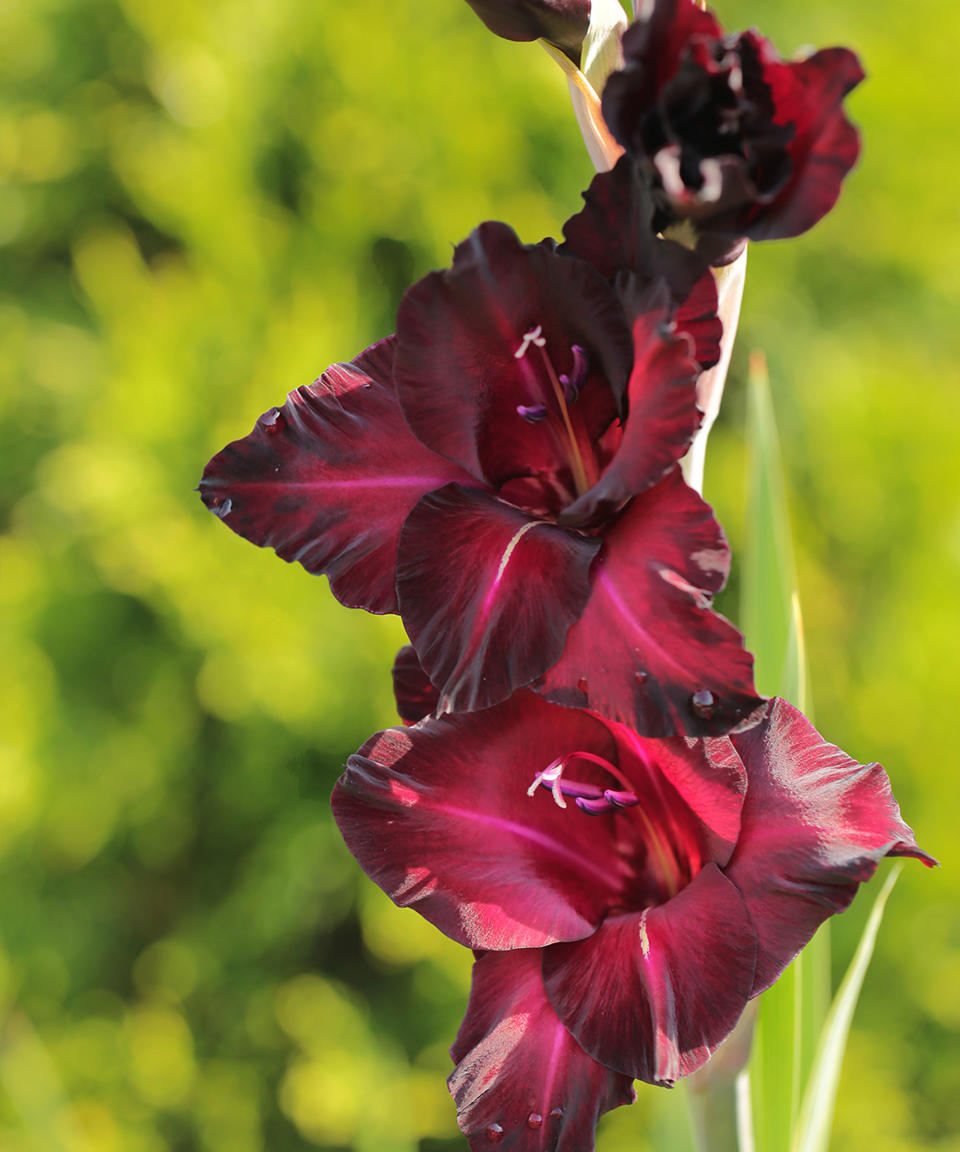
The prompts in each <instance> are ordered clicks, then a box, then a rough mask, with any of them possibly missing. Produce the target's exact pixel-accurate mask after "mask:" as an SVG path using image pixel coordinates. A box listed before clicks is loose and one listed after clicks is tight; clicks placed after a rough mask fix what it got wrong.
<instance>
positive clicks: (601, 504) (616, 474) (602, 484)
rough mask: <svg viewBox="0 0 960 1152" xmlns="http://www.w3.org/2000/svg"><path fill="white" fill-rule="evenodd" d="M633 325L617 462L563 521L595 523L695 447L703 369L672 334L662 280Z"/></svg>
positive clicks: (684, 343) (685, 343)
mask: <svg viewBox="0 0 960 1152" xmlns="http://www.w3.org/2000/svg"><path fill="white" fill-rule="evenodd" d="M644 297H645V299H644V302H643V303H642V304H641V305H640V306H639V307H638V309H637V318H636V320H634V323H633V371H632V373H631V374H630V384H629V392H628V395H629V404H630V408H629V413H628V415H627V420H626V425H625V427H624V430H623V437H622V439H621V441H620V445H619V447H618V448H617V451H616V454H615V456H614V457H613V460H612V461H611V462H610V463H609V464H608V465H607V467H606V469H605V470H604V472H603V475H602V476H601V477H600V480H599V481H598V482H597V483H596V484H594V486H593V487H592V488H590V489H589V490H588V491H587V492H585V493H584V495H583V496H581V497H580V498H579V499H578V500H575V501H574V503H573V504H571V505H570V507H569V508H567V509H566V510H565V511H564V512H563V513H562V515H561V516H560V523H562V524H572V525H578V524H589V523H595V522H596V521H597V520H598V519H599V518H600V517H603V516H609V515H611V514H612V513H613V512H615V511H616V510H617V509H618V508H619V507H620V506H621V505H622V504H624V503H625V502H626V501H627V500H629V499H630V497H631V496H633V495H635V494H636V493H637V492H643V491H644V490H645V489H647V488H649V487H650V486H651V485H653V484H655V483H656V482H657V481H658V480H659V479H660V478H661V477H662V476H663V474H664V473H665V472H666V471H667V469H668V468H670V466H671V465H673V464H675V463H676V462H677V461H678V460H679V459H680V457H681V456H683V454H684V453H685V452H686V451H687V449H688V448H689V447H690V441H691V440H692V439H693V434H694V433H695V432H696V430H697V428H698V427H699V425H700V411H699V409H698V408H697V377H698V375H699V367H698V365H697V364H696V363H695V361H694V360H692V359H691V345H690V343H689V341H688V340H687V338H686V337H678V336H671V335H670V332H669V327H668V314H669V307H670V301H669V295H668V293H667V290H666V287H665V285H664V284H663V283H662V282H660V283H659V284H658V285H657V286H656V287H654V288H652V289H648V290H647V291H646V293H644Z"/></svg>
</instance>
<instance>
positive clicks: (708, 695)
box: [690, 688, 717, 720]
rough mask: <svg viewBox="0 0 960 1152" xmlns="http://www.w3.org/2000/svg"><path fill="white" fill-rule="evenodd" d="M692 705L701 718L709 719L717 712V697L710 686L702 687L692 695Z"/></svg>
mask: <svg viewBox="0 0 960 1152" xmlns="http://www.w3.org/2000/svg"><path fill="white" fill-rule="evenodd" d="M690 707H691V708H692V709H693V711H694V713H695V714H696V715H697V716H699V717H700V719H701V720H709V719H710V718H711V717H712V716H714V715H715V714H716V711H717V698H716V696H714V694H713V693H712V692H711V691H710V690H709V689H708V688H701V689H700V691H699V692H694V694H693V695H692V696H691V697H690Z"/></svg>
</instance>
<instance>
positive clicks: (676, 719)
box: [537, 468, 760, 736]
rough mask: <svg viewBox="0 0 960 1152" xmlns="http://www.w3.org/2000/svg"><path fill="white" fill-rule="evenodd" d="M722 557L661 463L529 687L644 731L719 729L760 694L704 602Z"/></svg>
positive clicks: (607, 545) (729, 628) (721, 622)
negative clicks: (550, 659) (556, 656)
mask: <svg viewBox="0 0 960 1152" xmlns="http://www.w3.org/2000/svg"><path fill="white" fill-rule="evenodd" d="M728 564H729V550H728V548H727V543H726V541H725V540H724V538H723V533H722V532H721V530H720V526H719V525H718V524H717V522H716V520H715V519H714V518H713V513H712V512H711V510H710V507H709V505H707V504H705V503H704V502H703V500H701V499H700V497H699V496H698V495H697V494H696V492H694V491H693V490H692V489H691V488H689V487H688V486H687V485H686V484H685V483H684V482H683V478H682V476H681V475H680V470H679V468H675V469H673V470H672V471H671V472H669V473H667V475H666V476H665V477H664V479H663V480H661V482H660V483H659V484H657V485H656V486H655V487H653V488H650V489H648V490H647V491H646V492H644V493H642V494H641V495H639V496H636V497H634V499H633V501H632V502H631V503H630V504H629V505H628V507H627V509H626V510H625V511H624V512H623V513H622V514H621V515H620V517H619V518H618V519H617V521H616V523H615V524H614V525H613V527H612V528H611V529H610V530H609V531H608V532H607V534H606V536H605V540H604V549H603V552H602V553H601V555H600V556H599V557H598V559H597V561H596V562H595V564H594V567H593V573H592V591H591V594H590V600H589V602H588V603H587V606H586V608H584V610H583V613H582V615H581V616H580V618H579V620H578V621H577V623H576V624H574V625H573V627H572V628H571V629H570V631H569V633H568V634H567V644H566V647H565V649H564V651H563V655H562V656H561V658H560V660H559V661H558V662H557V664H556V665H554V667H552V668H551V669H550V670H549V671H548V672H547V673H546V675H545V676H544V677H543V680H542V681H541V683H540V684H538V686H537V689H538V691H541V692H542V693H543V694H544V695H545V696H547V698H548V699H551V700H555V701H556V702H557V703H560V704H566V705H571V706H575V707H587V708H592V709H593V710H594V711H596V712H599V713H601V714H602V715H604V716H607V717H609V718H610V719H611V720H620V721H623V722H624V723H626V724H629V725H631V726H632V727H634V728H636V729H637V730H638V731H639V732H641V733H643V734H644V735H645V736H669V735H671V734H672V733H673V732H686V733H687V735H690V736H707V735H719V734H721V733H723V732H728V731H729V730H730V729H731V728H732V727H733V726H734V725H736V724H739V723H740V722H741V721H742V720H744V719H745V718H746V717H747V716H748V715H749V714H750V713H751V712H752V711H753V710H754V709H755V708H756V707H757V706H758V704H759V703H760V699H759V697H758V696H757V694H756V689H755V688H754V686H753V657H752V656H751V655H750V653H749V652H747V651H746V650H745V649H744V647H743V638H742V637H741V635H740V633H739V632H738V631H737V630H736V628H734V627H733V625H732V624H730V622H729V621H727V620H725V619H724V618H723V617H722V616H720V615H718V614H717V613H716V612H714V611H713V610H712V608H711V603H712V598H711V593H713V592H716V591H718V590H719V589H720V588H721V587H722V586H723V583H724V580H725V579H726V575H727V569H728Z"/></svg>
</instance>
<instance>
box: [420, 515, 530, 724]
mask: <svg viewBox="0 0 960 1152" xmlns="http://www.w3.org/2000/svg"><path fill="white" fill-rule="evenodd" d="M538 527H539V522H538V521H536V520H531V521H530V523H528V524H524V525H523V527H522V528H520V529H518V530H517V531H516V532H515V533H514V534H513V536H512V537H511V539H510V542H509V544H507V546H506V548H505V549H504V550H503V555H502V556H501V557H500V564H499V566H498V567H497V574H496V575H495V576H494V578H493V583H492V584H491V585H490V587H489V588H488V589H487V592H486V595H485V596H484V598H483V602H482V603H481V605H480V611H479V613H478V614H477V619H476V620H475V622H474V625H473V628H472V629H471V634H472V635H471V639H472V643H471V644H469V645H467V646H465V647H464V652H463V657H462V659H461V660H460V663H459V665H458V667H457V668H456V669H455V670H454V672H453V675H452V676H451V677H450V679H451V680H452V679H453V678H454V677H455V676H457V675H458V673H459V672H460V669H461V668H463V667H464V666H466V665H467V664H469V663H470V661H471V660H472V659H473V657H474V653H475V651H476V649H477V647H478V646H479V644H480V643H481V641H482V637H483V631H484V629H485V627H486V624H487V621H488V620H489V619H490V613H491V612H492V611H493V606H494V603H495V601H496V598H497V592H498V591H499V588H500V584H501V583H502V581H503V574H504V572H506V570H507V565H508V564H509V563H510V560H511V558H512V557H513V553H514V551H515V550H516V547H517V545H518V544H519V543H520V539H521V537H523V536H525V535H526V533H527V532H529V531H530V529H531V528H538ZM455 695H456V692H452V693H448V695H447V696H446V697H445V698H444V700H443V707H444V708H447V709H449V710H450V711H453V709H452V707H450V702H451V701H452V699H453V698H454V696H455Z"/></svg>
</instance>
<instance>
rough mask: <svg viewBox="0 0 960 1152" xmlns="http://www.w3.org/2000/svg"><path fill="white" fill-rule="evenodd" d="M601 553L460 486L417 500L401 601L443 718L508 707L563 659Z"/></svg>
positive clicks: (407, 537) (592, 543)
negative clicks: (516, 695) (506, 704)
mask: <svg viewBox="0 0 960 1152" xmlns="http://www.w3.org/2000/svg"><path fill="white" fill-rule="evenodd" d="M599 547H600V541H599V540H596V539H587V538H586V537H584V536H581V535H579V534H578V533H576V532H572V531H568V530H566V529H563V528H557V527H556V526H554V525H552V524H547V523H545V522H544V521H542V520H536V519H533V518H532V517H530V516H527V515H525V514H524V513H523V512H521V511H519V509H517V508H514V507H513V506H512V505H510V504H505V503H504V502H503V501H501V500H498V499H496V498H495V497H493V496H490V495H488V494H486V493H484V492H477V491H474V490H470V489H466V488H462V487H461V486H460V485H458V484H451V485H448V486H447V487H446V488H442V489H440V491H438V492H433V493H431V494H430V495H429V496H427V497H425V498H424V499H423V500H421V501H420V503H419V504H418V505H417V507H416V508H415V509H414V510H413V512H412V513H411V514H410V516H409V517H408V518H407V521H406V524H405V525H404V528H403V533H402V535H401V538H400V550H399V561H398V566H397V595H398V599H399V603H400V614H401V616H402V617H403V623H404V626H405V627H406V629H407V635H408V636H409V637H410V640H411V641H412V643H413V646H414V647H415V648H416V650H417V655H418V656H419V657H420V663H421V665H422V666H423V669H424V671H425V672H426V673H427V675H428V676H429V678H430V679H431V680H432V681H433V682H434V684H436V685H437V686H438V688H439V689H440V710H441V711H443V712H452V711H464V712H471V711H473V710H474V709H477V708H487V707H489V706H490V705H491V704H496V703H498V702H499V701H501V700H505V699H506V698H507V697H508V696H509V695H510V694H511V693H512V692H514V691H515V690H516V689H517V688H520V687H522V686H523V685H524V684H528V683H529V682H530V681H531V680H533V679H534V678H536V677H537V676H540V675H541V674H542V673H543V672H544V671H545V670H546V669H547V668H548V667H549V666H550V664H552V663H553V661H555V660H556V659H557V658H558V657H559V656H560V653H561V652H562V651H563V644H564V640H565V638H566V635H567V629H568V628H569V627H570V625H571V624H572V623H573V622H574V620H576V619H577V617H578V616H579V615H580V613H581V611H582V610H583V606H584V604H586V602H587V599H588V597H589V595H590V581H589V572H590V564H591V562H592V560H593V558H594V556H595V555H596V554H597V551H598V549H599Z"/></svg>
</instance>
